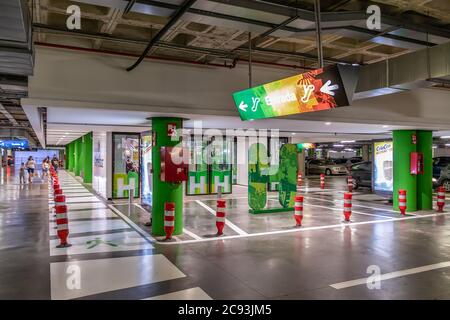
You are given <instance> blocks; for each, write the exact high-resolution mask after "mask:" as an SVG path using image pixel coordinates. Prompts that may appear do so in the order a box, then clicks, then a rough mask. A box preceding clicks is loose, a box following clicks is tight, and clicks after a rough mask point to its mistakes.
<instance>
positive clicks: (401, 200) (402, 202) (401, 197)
mask: <svg viewBox="0 0 450 320" xmlns="http://www.w3.org/2000/svg"><path fill="white" fill-rule="evenodd" d="M398 208H399V209H400V213H401V214H403V215H405V213H406V190H403V189H402V190H398Z"/></svg>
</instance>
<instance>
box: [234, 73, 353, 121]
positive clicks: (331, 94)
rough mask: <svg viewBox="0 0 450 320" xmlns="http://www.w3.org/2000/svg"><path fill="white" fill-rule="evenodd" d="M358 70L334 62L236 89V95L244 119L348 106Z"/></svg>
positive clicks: (235, 100)
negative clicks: (290, 75)
mask: <svg viewBox="0 0 450 320" xmlns="http://www.w3.org/2000/svg"><path fill="white" fill-rule="evenodd" d="M357 71H358V69H357V68H356V67H353V66H349V65H334V66H331V67H328V68H322V69H317V70H312V71H309V72H306V73H302V74H299V75H296V76H292V77H289V78H286V79H281V80H278V81H274V82H270V83H267V84H264V85H261V86H257V87H254V88H250V89H247V90H243V91H239V92H236V93H234V94H233V99H234V102H235V104H236V107H237V108H238V111H239V114H240V116H241V119H242V120H255V119H266V118H273V117H281V116H287V115H291V114H297V113H304V112H313V111H320V110H328V109H332V108H337V107H342V106H348V105H349V104H350V102H351V100H352V98H353V92H354V90H355V87H356V82H357V79H358V77H357Z"/></svg>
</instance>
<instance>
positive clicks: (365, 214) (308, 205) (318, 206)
mask: <svg viewBox="0 0 450 320" xmlns="http://www.w3.org/2000/svg"><path fill="white" fill-rule="evenodd" d="M269 200H271V201H278V200H277V199H269ZM303 205H304V206H306V207H316V208H322V209H328V210H333V211H343V208H333V207H326V206H321V205H318V204H310V203H304V202H303ZM353 213H354V214H360V215H364V216H372V217H378V218H389V216H383V215H380V214H374V213H365V212H360V211H355V210H352V214H353Z"/></svg>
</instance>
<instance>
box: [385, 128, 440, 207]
mask: <svg viewBox="0 0 450 320" xmlns="http://www.w3.org/2000/svg"><path fill="white" fill-rule="evenodd" d="M413 135H416V139H415V140H416V143H415V144H414V142H413ZM393 137H394V189H393V190H394V193H393V198H394V199H393V200H394V210H398V190H399V189H405V190H406V206H407V208H406V211H407V212H413V211H417V210H431V209H432V208H433V204H432V200H433V182H432V177H433V164H432V162H433V151H432V147H433V134H432V132H431V131H427V130H395V131H394V132H393ZM411 152H421V153H423V157H424V164H423V165H424V173H423V174H418V175H412V174H411V173H410V155H411Z"/></svg>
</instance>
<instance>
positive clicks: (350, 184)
mask: <svg viewBox="0 0 450 320" xmlns="http://www.w3.org/2000/svg"><path fill="white" fill-rule="evenodd" d="M347 187H348V192H353V177H352V176H348V178H347Z"/></svg>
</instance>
